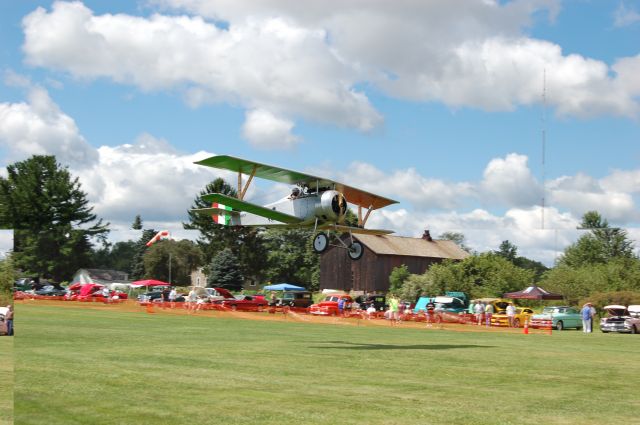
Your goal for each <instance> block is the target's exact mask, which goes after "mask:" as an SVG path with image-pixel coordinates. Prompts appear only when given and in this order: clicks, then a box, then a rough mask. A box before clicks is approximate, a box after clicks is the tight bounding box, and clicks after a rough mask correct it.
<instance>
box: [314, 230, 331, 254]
mask: <svg viewBox="0 0 640 425" xmlns="http://www.w3.org/2000/svg"><path fill="white" fill-rule="evenodd" d="M327 248H329V238H328V237H327V235H326V234H325V233H324V232H320V233H318V234H317V235H316V236H315V237H314V238H313V250H314V251H315V252H316V253H317V254H321V253H323V252H325V251H326V250H327Z"/></svg>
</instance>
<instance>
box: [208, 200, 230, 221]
mask: <svg viewBox="0 0 640 425" xmlns="http://www.w3.org/2000/svg"><path fill="white" fill-rule="evenodd" d="M211 208H219V209H221V210H227V211H231V207H230V206H228V205H223V204H219V203H217V202H214V203H212V204H211ZM211 218H212V219H213V221H214V222H216V223H217V224H221V225H223V226H228V225H230V224H231V215H229V214H212V215H211Z"/></svg>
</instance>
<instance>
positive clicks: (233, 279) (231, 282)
mask: <svg viewBox="0 0 640 425" xmlns="http://www.w3.org/2000/svg"><path fill="white" fill-rule="evenodd" d="M243 281H244V276H242V272H241V271H240V268H239V267H238V258H237V257H236V256H235V254H234V253H233V251H232V250H231V249H229V248H225V249H223V250H222V251H220V252H219V253H218V255H216V256H215V257H214V258H213V260H212V261H211V264H210V265H209V276H208V278H207V285H208V286H210V287H214V286H215V287H222V288H225V289H228V290H230V291H239V290H241V289H242V284H243Z"/></svg>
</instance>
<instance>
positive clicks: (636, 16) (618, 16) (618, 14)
mask: <svg viewBox="0 0 640 425" xmlns="http://www.w3.org/2000/svg"><path fill="white" fill-rule="evenodd" d="M638 22H640V13H638V11H637V10H635V9H634V8H633V7H628V6H627V5H626V4H625V3H624V2H620V4H619V5H618V8H617V9H616V10H615V12H614V13H613V24H614V25H615V26H616V27H626V26H630V25H633V24H637V23H638Z"/></svg>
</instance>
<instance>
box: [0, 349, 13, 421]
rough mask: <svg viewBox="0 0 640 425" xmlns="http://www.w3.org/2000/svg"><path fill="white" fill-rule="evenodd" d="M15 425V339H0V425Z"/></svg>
mask: <svg viewBox="0 0 640 425" xmlns="http://www.w3.org/2000/svg"><path fill="white" fill-rule="evenodd" d="M9 424H13V338H12V337H7V336H2V337H0V425H9Z"/></svg>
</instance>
